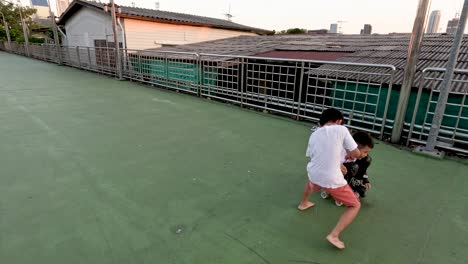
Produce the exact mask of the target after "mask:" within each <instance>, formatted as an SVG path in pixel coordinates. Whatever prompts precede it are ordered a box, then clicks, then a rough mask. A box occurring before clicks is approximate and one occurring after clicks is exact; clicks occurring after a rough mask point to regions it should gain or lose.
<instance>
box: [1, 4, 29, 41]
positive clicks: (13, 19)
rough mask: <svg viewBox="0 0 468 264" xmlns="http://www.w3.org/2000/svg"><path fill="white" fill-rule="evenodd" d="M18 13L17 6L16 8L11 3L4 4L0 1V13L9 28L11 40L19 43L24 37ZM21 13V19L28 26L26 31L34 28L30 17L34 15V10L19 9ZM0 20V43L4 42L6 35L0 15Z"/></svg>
mask: <svg viewBox="0 0 468 264" xmlns="http://www.w3.org/2000/svg"><path fill="white" fill-rule="evenodd" d="M19 11H20V7H19V6H16V5H14V4H13V3H9V2H8V3H5V2H3V1H0V12H2V13H3V15H4V16H5V20H6V21H7V23H8V26H9V27H10V36H11V40H12V41H19V42H21V41H24V37H23V28H22V25H21V19H20V13H19ZM21 11H22V14H23V19H24V20H25V22H26V25H27V26H28V29H31V28H33V27H35V26H36V24H35V23H34V21H33V20H32V15H34V14H35V13H36V9H34V8H31V7H21ZM0 20H2V21H1V22H0V41H5V40H6V33H5V28H4V23H3V17H2V16H1V15H0ZM28 34H29V32H28Z"/></svg>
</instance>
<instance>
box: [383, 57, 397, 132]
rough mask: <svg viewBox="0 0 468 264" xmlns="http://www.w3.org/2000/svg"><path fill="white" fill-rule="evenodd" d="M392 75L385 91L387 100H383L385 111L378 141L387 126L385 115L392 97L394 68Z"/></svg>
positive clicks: (393, 68) (393, 67)
mask: <svg viewBox="0 0 468 264" xmlns="http://www.w3.org/2000/svg"><path fill="white" fill-rule="evenodd" d="M391 70H392V75H391V76H390V82H389V84H388V91H387V99H386V100H385V109H384V112H383V116H382V128H381V129H380V139H383V138H384V133H385V125H386V124H387V114H388V106H389V104H390V98H391V96H392V87H393V79H394V78H395V72H396V68H395V66H392V68H391Z"/></svg>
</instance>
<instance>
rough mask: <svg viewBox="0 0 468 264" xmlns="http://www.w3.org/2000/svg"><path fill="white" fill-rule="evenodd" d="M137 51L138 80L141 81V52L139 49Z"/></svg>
mask: <svg viewBox="0 0 468 264" xmlns="http://www.w3.org/2000/svg"><path fill="white" fill-rule="evenodd" d="M137 52H138V74H140V76H139V77H140V81H143V69H142V68H143V65H141V53H140V51H137Z"/></svg>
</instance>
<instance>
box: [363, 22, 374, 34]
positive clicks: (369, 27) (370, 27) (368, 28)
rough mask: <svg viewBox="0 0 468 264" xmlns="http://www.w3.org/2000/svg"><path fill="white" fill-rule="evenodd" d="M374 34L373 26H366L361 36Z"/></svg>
mask: <svg viewBox="0 0 468 264" xmlns="http://www.w3.org/2000/svg"><path fill="white" fill-rule="evenodd" d="M370 34H372V25H371V24H364V28H363V29H361V35H370Z"/></svg>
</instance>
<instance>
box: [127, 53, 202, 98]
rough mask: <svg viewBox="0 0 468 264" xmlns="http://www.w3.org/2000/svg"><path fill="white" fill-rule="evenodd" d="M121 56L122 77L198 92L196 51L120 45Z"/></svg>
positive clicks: (198, 79) (198, 77) (198, 76)
mask: <svg viewBox="0 0 468 264" xmlns="http://www.w3.org/2000/svg"><path fill="white" fill-rule="evenodd" d="M121 56H122V58H121V61H122V68H123V69H122V72H123V77H124V78H127V79H130V80H134V81H139V82H144V83H148V84H152V85H158V86H162V87H165V88H168V89H175V90H178V91H185V92H188V93H193V94H199V81H200V75H199V67H198V65H199V60H198V55H197V54H196V53H188V52H158V51H141V50H129V49H122V52H121Z"/></svg>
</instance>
